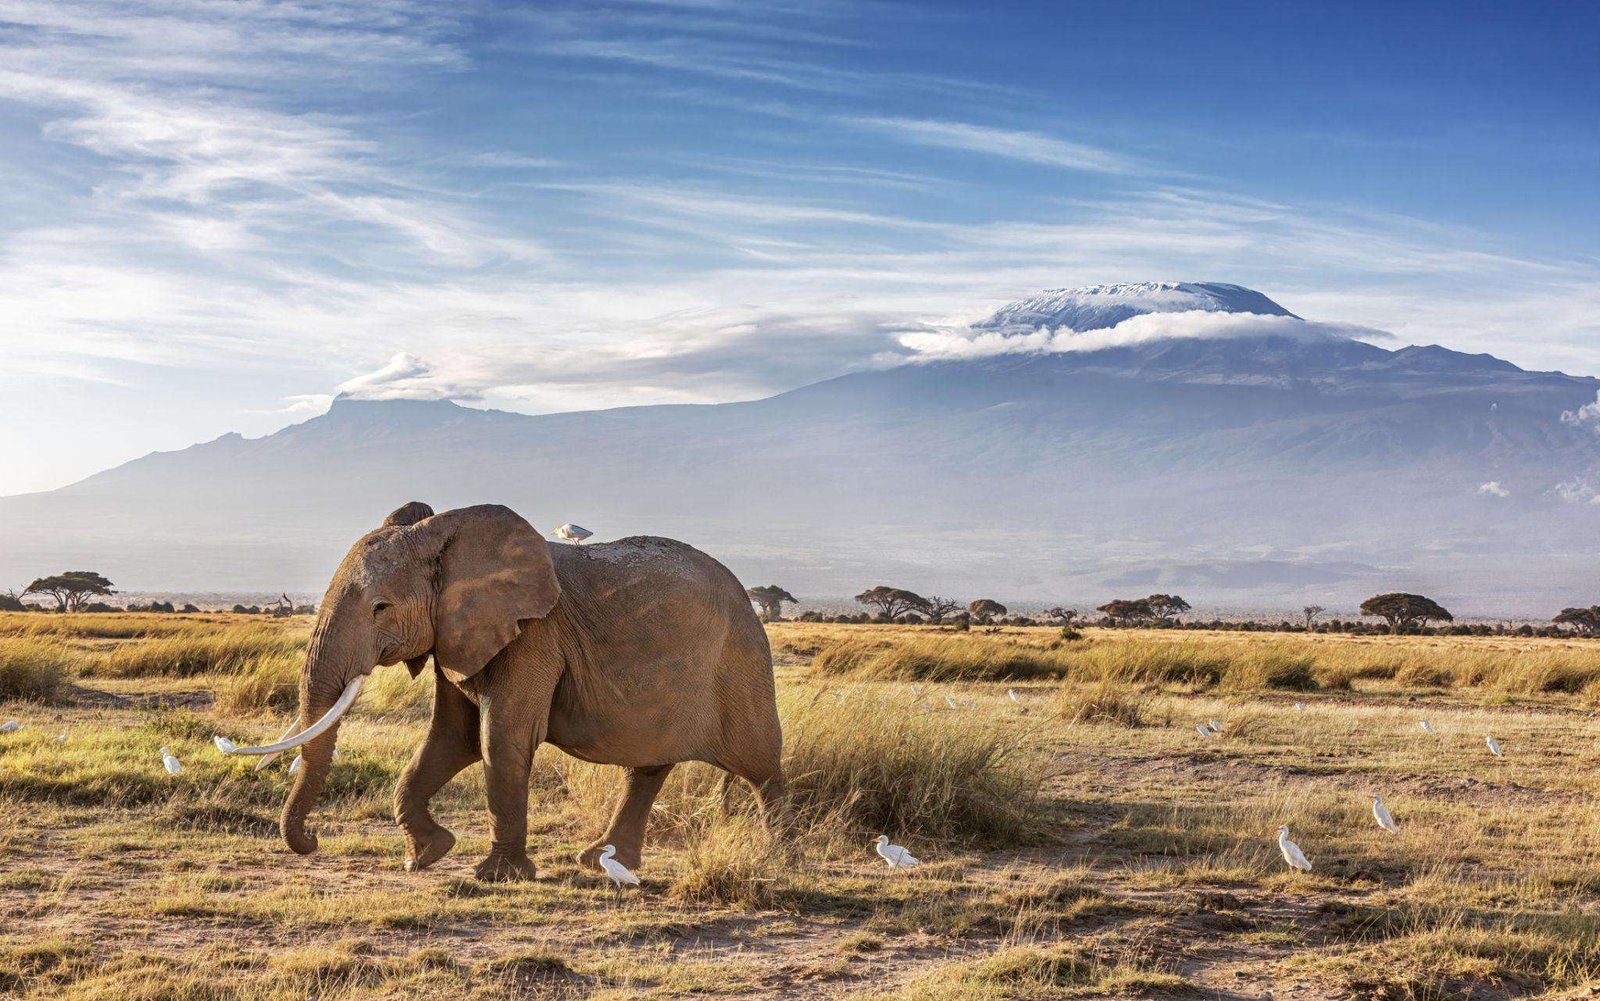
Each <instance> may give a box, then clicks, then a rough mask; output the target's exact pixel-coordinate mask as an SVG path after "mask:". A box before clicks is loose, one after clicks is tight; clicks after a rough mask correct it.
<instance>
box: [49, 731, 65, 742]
mask: <svg viewBox="0 0 1600 1001" xmlns="http://www.w3.org/2000/svg"><path fill="white" fill-rule="evenodd" d="M66 742H67V731H65V730H62V731H61V732H60V733H58V734H56V735H55V739H54V740H52V741H50V743H52V744H65V743H66Z"/></svg>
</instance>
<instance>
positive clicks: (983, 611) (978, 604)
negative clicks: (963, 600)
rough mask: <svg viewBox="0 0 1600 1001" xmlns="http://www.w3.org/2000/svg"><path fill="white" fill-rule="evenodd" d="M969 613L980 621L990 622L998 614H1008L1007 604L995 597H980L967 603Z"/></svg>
mask: <svg viewBox="0 0 1600 1001" xmlns="http://www.w3.org/2000/svg"><path fill="white" fill-rule="evenodd" d="M967 614H968V615H970V616H972V617H973V618H974V619H977V620H978V621H980V622H988V621H989V620H991V619H993V618H994V617H995V616H997V615H1004V614H1006V606H1004V605H1002V604H1000V603H999V602H998V601H995V600H994V599H993V598H979V599H978V600H977V601H974V602H972V603H971V604H969V605H967Z"/></svg>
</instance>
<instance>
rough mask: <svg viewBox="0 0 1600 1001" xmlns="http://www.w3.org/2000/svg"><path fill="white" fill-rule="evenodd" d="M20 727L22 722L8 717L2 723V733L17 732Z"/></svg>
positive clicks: (0, 729) (0, 730)
mask: <svg viewBox="0 0 1600 1001" xmlns="http://www.w3.org/2000/svg"><path fill="white" fill-rule="evenodd" d="M20 729H22V724H21V723H18V722H17V721H16V720H14V719H8V720H6V721H5V722H4V723H0V733H16V732H17V731H18V730H20Z"/></svg>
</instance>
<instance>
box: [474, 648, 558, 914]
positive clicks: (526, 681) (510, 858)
mask: <svg viewBox="0 0 1600 1001" xmlns="http://www.w3.org/2000/svg"><path fill="white" fill-rule="evenodd" d="M506 667H507V668H511V667H512V665H509V664H508V665H506ZM490 670H495V668H494V667H491V668H490ZM545 673H546V672H543V671H538V670H533V671H529V670H527V669H526V666H524V670H522V671H517V670H515V669H514V668H512V669H511V670H506V669H501V670H499V671H497V672H496V674H497V677H495V678H493V679H491V683H490V684H489V686H487V690H486V691H485V692H484V694H483V695H481V696H480V698H479V702H478V705H479V712H480V713H481V726H482V742H483V770H484V774H483V777H484V784H485V786H486V787H487V791H488V799H489V823H490V826H491V827H492V828H493V839H494V840H493V842H492V844H491V846H490V849H489V857H488V858H486V859H484V860H483V861H482V862H480V863H478V867H477V869H475V870H474V874H475V875H476V876H477V877H478V878H479V879H482V880H487V881H489V882H496V883H498V882H507V881H510V880H517V879H532V878H533V877H534V867H533V861H532V860H531V859H529V858H528V774H529V771H530V770H531V769H532V767H533V752H534V751H535V750H537V749H538V747H539V745H540V744H541V743H543V742H544V737H545V733H546V732H547V729H548V727H549V717H550V698H551V696H552V695H553V694H554V692H555V682H556V676H557V674H558V672H554V671H551V672H548V674H549V676H548V677H545V676H543V675H544V674H545Z"/></svg>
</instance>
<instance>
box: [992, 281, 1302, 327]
mask: <svg viewBox="0 0 1600 1001" xmlns="http://www.w3.org/2000/svg"><path fill="white" fill-rule="evenodd" d="M1196 310H1200V311H1204V312H1208V313H1257V314H1261V315H1264V316H1291V317H1292V316H1294V315H1295V314H1293V313H1291V312H1289V311H1288V310H1287V309H1284V308H1283V307H1282V306H1280V305H1278V304H1277V303H1275V302H1273V301H1272V300H1271V299H1269V298H1267V297H1266V296H1265V295H1263V294H1262V293H1260V292H1257V291H1256V290H1254V289H1249V288H1245V287H1244V286H1243V285H1231V284H1228V283H1227V282H1121V283H1117V284H1112V285H1086V286H1083V287H1081V288H1057V289H1046V290H1045V291H1043V292H1041V293H1039V294H1038V295H1035V296H1030V297H1029V298H1026V299H1019V300H1017V301H1016V302H1013V303H1011V304H1010V305H1008V306H1004V307H1002V308H1001V309H999V310H998V311H996V312H995V313H994V315H992V316H990V317H989V318H988V319H986V320H981V321H979V322H978V323H975V324H973V328H974V329H978V330H1035V329H1037V328H1039V327H1046V328H1048V329H1050V330H1058V329H1061V328H1066V329H1068V330H1075V331H1084V330H1102V329H1105V328H1107V327H1114V326H1116V325H1117V324H1119V323H1121V322H1122V321H1123V320H1126V319H1129V318H1130V317H1134V316H1139V315H1142V314H1144V313H1186V312H1192V311H1196ZM1296 319H1298V317H1296Z"/></svg>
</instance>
